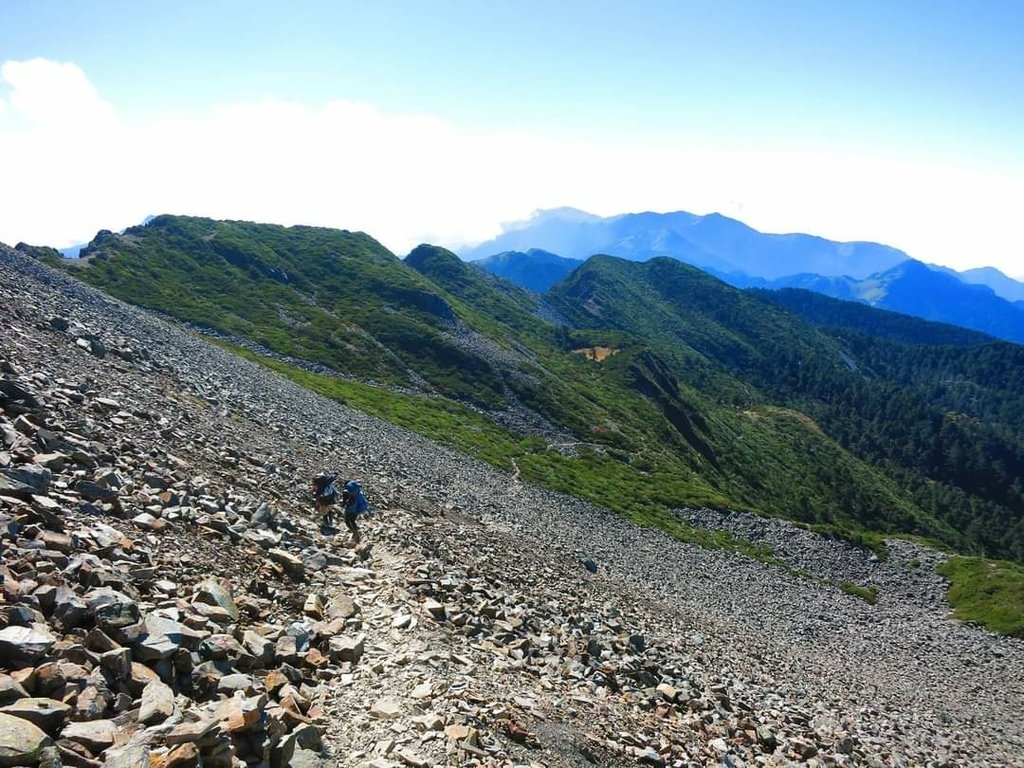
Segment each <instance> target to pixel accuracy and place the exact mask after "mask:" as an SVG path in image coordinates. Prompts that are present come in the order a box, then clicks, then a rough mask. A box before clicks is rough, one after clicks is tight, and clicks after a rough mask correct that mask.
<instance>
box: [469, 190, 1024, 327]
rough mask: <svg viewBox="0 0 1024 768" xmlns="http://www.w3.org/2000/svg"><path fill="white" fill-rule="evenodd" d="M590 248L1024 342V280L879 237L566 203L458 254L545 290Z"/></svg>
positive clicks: (739, 284) (592, 251)
mask: <svg viewBox="0 0 1024 768" xmlns="http://www.w3.org/2000/svg"><path fill="white" fill-rule="evenodd" d="M595 253H604V254H609V255H613V256H619V257H622V258H625V259H630V260H633V261H646V260H647V259H650V258H654V257H657V256H669V257H671V258H674V259H677V260H679V261H682V262H685V263H688V264H693V265H695V266H698V267H700V268H701V269H703V270H705V271H707V272H709V273H711V274H714V275H716V276H717V277H719V278H721V279H722V280H724V281H726V282H728V283H729V284H731V285H734V286H736V287H739V288H750V287H756V288H767V289H779V288H805V289H808V290H812V291H815V292H817V293H823V294H825V295H827V296H832V297H834V298H840V299H847V300H850V301H859V302H863V303H866V304H870V305H872V306H875V307H879V308H881V309H889V310H892V311H896V312H902V313H905V314H909V315H913V316H915V317H921V318H924V319H927V320H936V321H939V322H945V323H952V324H954V325H961V326H963V327H965V328H971V329H974V330H978V331H981V332H983V333H987V334H990V335H992V336H995V337H997V338H1002V339H1006V340H1008V341H1014V342H1017V343H1024V283H1020V282H1017V281H1015V280H1013V279H1011V278H1009V277H1007V276H1006V275H1004V274H1003V273H1001V272H1000V271H999V270H996V269H994V268H990V267H989V268H984V269H976V270H969V271H967V272H964V273H958V272H955V271H954V270H950V269H946V268H942V267H933V266H929V265H926V264H924V263H922V262H919V261H916V260H913V259H911V258H910V257H908V256H907V254H905V253H903V252H902V251H899V250H896V249H894V248H890V247H888V246H884V245H879V244H876V243H864V242H856V243H839V242H833V241H830V240H825V239H824V238H820V237H813V236H810V235H802V234H791V235H772V234H763V233H760V232H758V231H756V230H754V229H752V228H750V227H748V226H746V225H745V224H743V223H741V222H739V221H735V220H734V219H730V218H727V217H725V216H721V215H719V214H710V215H708V216H696V215H694V214H689V213H685V212H676V213H666V214H659V213H641V214H627V215H623V216H613V217H610V218H600V217H597V216H591V215H590V214H586V213H583V212H582V211H576V210H573V209H555V210H551V211H541V212H538V213H537V214H535V215H534V216H533V217H532V218H531V219H529V220H527V221H526V222H520V223H519V224H516V225H512V226H510V227H509V228H508V229H507V231H505V232H504V233H502V234H501V235H499V236H498V237H497V238H495V239H493V240H491V241H488V242H486V243H482V244H480V245H478V246H476V247H474V248H471V249H468V250H465V251H464V252H463V254H462V255H463V257H464V258H468V259H472V260H474V263H476V264H478V265H479V266H480V267H482V268H484V269H487V270H488V271H491V272H493V273H495V274H498V275H501V276H503V277H506V278H508V279H510V280H512V281H513V282H516V283H517V284H518V285H521V286H523V287H526V288H529V289H531V290H538V291H543V290H547V289H548V288H550V287H551V286H552V285H554V284H555V283H556V282H558V280H560V279H561V278H563V277H564V276H565V275H567V274H569V272H571V271H572V270H573V269H575V268H576V267H577V266H578V265H579V263H580V260H581V259H585V258H587V257H588V256H590V255H592V254H595ZM483 254H488V255H487V256H484V257H483V258H480V256H481V255H483ZM491 254H494V255H491ZM556 254H557V255H556Z"/></svg>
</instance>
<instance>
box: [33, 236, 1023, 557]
mask: <svg viewBox="0 0 1024 768" xmlns="http://www.w3.org/2000/svg"><path fill="white" fill-rule="evenodd" d="M23 250H24V249H23ZM32 253H33V254H34V255H36V257H37V258H40V259H42V260H45V261H48V262H49V263H52V264H54V265H56V266H58V267H61V268H63V269H65V270H69V271H71V272H72V273H73V274H74V275H75V276H77V277H79V278H80V279H82V280H85V281H86V282H89V283H91V284H93V285H95V286H98V287H100V288H102V289H103V290H105V291H108V292H109V293H112V294H114V295H116V296H118V297H120V298H123V299H125V300H128V301H130V302H132V303H135V304H139V305H141V306H145V307H149V308H153V309H157V310H160V311H162V312H164V313H166V314H168V315H170V316H173V317H177V318H179V319H181V320H185V321H188V322H190V323H192V324H193V325H194V326H197V327H199V328H202V329H205V330H207V331H213V332H216V333H217V334H219V335H220V336H221V338H222V339H224V340H225V343H227V344H229V345H230V346H231V347H232V348H233V349H236V350H238V351H239V352H240V354H245V355H248V356H251V357H253V358H254V359H258V360H259V361H260V362H263V363H264V364H265V365H268V366H270V367H273V368H275V369H276V370H279V371H281V372H283V373H285V374H286V375H289V376H291V377H292V378H294V379H295V380H296V381H299V382H300V383H302V384H304V385H305V386H308V387H311V388H313V389H316V390H317V391H320V392H321V393H323V394H327V395H329V396H331V397H334V398H336V399H340V400H344V401H345V402H347V403H349V404H351V405H354V406H356V407H359V408H362V409H364V410H368V411H370V412H372V413H375V414H377V415H381V416H384V417H385V418H388V419H390V420H392V421H394V422H396V423H398V424H401V425H402V426H406V427H409V428H411V429H413V430H415V431H419V432H421V433H422V434H424V435H427V436H429V437H432V438H435V439H438V440H440V441H442V442H444V443H446V444H448V445H451V446H453V447H455V448H457V449H459V450H461V451H463V452H465V453H468V454H469V455H472V456H475V457H477V458H480V459H483V460H485V461H488V462H490V463H492V464H495V465H497V466H500V467H503V468H506V469H509V470H516V471H518V472H519V473H520V474H521V476H522V477H523V478H524V479H526V480H529V481H531V482H534V483H537V484H539V485H543V486H546V487H548V488H551V489H554V490H558V491H562V492H565V493H569V494H571V495H575V496H578V497H580V498H584V499H587V500H590V501H595V502H597V503H600V504H602V505H604V506H608V507H610V508H612V509H614V510H615V511H617V512H619V513H620V514H622V515H624V516H626V517H628V518H630V519H631V520H634V521H635V522H638V523H641V524H645V525H656V526H658V527H661V528H664V529H665V530H667V531H669V532H671V533H672V534H673V535H676V536H678V537H681V538H687V539H692V540H698V541H703V542H704V543H709V542H713V543H717V544H718V545H729V546H739V547H741V548H743V547H747V545H745V544H743V543H742V542H736V541H723V539H722V538H721V536H719V535H717V534H716V535H714V536H712V535H711V534H709V533H707V532H702V531H700V530H697V529H694V528H692V527H691V526H688V525H687V524H686V523H685V522H684V521H683V520H682V519H681V518H680V517H679V515H678V513H677V510H678V509H680V508H682V507H702V506H703V507H715V508H719V509H741V510H755V511H757V512H760V513H762V514H766V515H774V516H781V517H787V518H790V519H794V520H797V521H799V522H801V523H802V524H804V525H810V526H818V527H821V528H822V529H823V530H829V531H834V532H837V533H841V534H842V535H844V536H848V537H852V538H855V539H856V540H858V541H862V542H864V543H868V544H869V543H870V542H872V541H876V540H877V538H876V537H877V536H878V535H879V534H887V533H894V532H899V533H905V534H912V535H917V536H925V537H928V538H930V539H933V540H938V541H942V542H944V543H946V544H947V545H949V546H952V547H956V548H958V549H960V550H961V551H964V552H972V553H984V554H988V555H992V556H999V557H1005V558H1011V559H1016V560H1024V497H1022V494H1024V489H1022V488H1021V486H1020V482H1019V478H1020V477H1022V476H1024V437H1022V436H1021V434H1020V430H1019V428H1017V425H1019V424H1020V423H1022V422H1024V394H1022V393H1024V381H1021V376H1024V348H1022V347H1019V346H1016V345H1013V344H1006V343H1002V342H997V341H994V340H992V339H990V338H988V337H986V336H984V335H982V334H977V333H972V332H969V331H964V330H963V329H960V328H955V327H951V326H942V325H935V324H932V323H925V322H924V321H921V320H915V319H912V318H908V317H904V316H901V315H897V314H893V313H889V312H883V311H881V310H877V309H873V308H871V307H868V306H861V305H857V304H850V303H849V302H840V301H836V300H834V299H828V298H826V297H824V296H816V295H815V294H811V293H808V292H806V291H790V292H780V293H779V294H778V295H776V293H770V294H767V295H766V294H764V293H762V292H751V291H741V290H738V289H736V288H734V287H732V286H730V285H728V284H726V283H724V282H722V281H721V280H719V279H717V278H715V277H713V276H711V275H709V274H707V273H706V272H703V271H701V270H699V269H697V268H695V267H692V266H690V265H687V264H683V263H681V262H680V261H678V260H675V259H670V258H665V257H659V258H654V259H651V260H648V261H646V262H636V261H629V260H625V259H621V258H616V257H612V256H596V257H591V258H589V259H588V260H587V261H586V262H585V263H583V264H582V265H580V266H579V267H577V268H576V269H575V270H573V271H572V272H571V273H570V274H568V275H567V276H566V277H565V278H564V279H562V280H561V281H559V282H558V283H557V284H556V285H554V286H552V287H551V288H550V289H549V290H548V291H547V292H546V293H544V294H537V293H534V292H530V291H527V290H525V289H523V288H521V287H518V286H516V285H514V284H513V283H511V282H509V281H507V280H504V279H503V278H500V277H497V276H495V275H491V274H489V273H487V272H485V271H484V270H481V269H478V268H476V267H474V266H473V265H471V264H468V263H466V262H464V261H462V260H461V259H459V258H458V257H457V256H456V255H455V254H453V253H451V252H450V251H446V250H444V249H443V248H438V247H436V246H430V245H423V246H420V247H418V248H416V249H414V250H413V251H412V252H411V253H410V254H409V255H408V256H407V257H406V258H405V259H404V260H403V259H400V258H398V257H397V256H395V255H394V254H392V253H390V252H389V251H387V249H385V248H384V247H383V246H381V245H380V244H379V243H378V242H377V241H376V240H374V239H373V238H372V237H370V236H368V235H366V234H363V233H354V232H347V231H342V230H330V229H322V228H312V227H289V228H286V227H280V226H276V225H267V224H254V223H249V222H233V221H227V222H225V221H213V220H210V219H200V218H190V217H178V216H158V217H155V218H154V219H153V220H152V221H150V222H149V223H148V224H146V225H144V226H139V227H133V228H130V229H129V230H126V231H125V232H124V233H121V234H114V233H110V232H102V233H100V234H99V235H98V236H97V237H96V238H95V239H94V240H93V241H92V242H91V243H90V244H89V245H88V246H87V247H86V248H85V249H83V252H82V253H83V258H82V259H80V260H77V261H69V260H66V259H60V258H59V256H55V255H53V254H52V253H50V252H47V251H45V250H37V251H34V252H32ZM779 296H784V297H787V299H788V300H787V301H780V300H779ZM801 297H812V298H813V299H814V300H813V301H810V300H807V299H806V298H801ZM823 302H824V303H825V304H824V305H823ZM823 306H825V309H823ZM851 308H852V309H855V310H856V312H854V311H852V309H851Z"/></svg>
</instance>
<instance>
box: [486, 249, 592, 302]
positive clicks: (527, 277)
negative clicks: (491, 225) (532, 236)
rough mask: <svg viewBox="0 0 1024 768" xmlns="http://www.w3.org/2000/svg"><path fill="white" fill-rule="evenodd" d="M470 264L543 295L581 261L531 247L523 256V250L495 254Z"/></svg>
mask: <svg viewBox="0 0 1024 768" xmlns="http://www.w3.org/2000/svg"><path fill="white" fill-rule="evenodd" d="M472 263H473V265H474V266H477V267H480V268H481V269H485V270H487V271H488V272H490V273H492V274H495V275H498V276H500V277H504V278H505V279H506V280H510V281H512V282H513V283H515V284H516V285H518V286H520V287H522V288H527V289H529V290H531V291H537V292H538V293H543V292H544V291H546V290H547V289H548V288H550V287H551V286H553V285H554V284H555V283H557V282H558V281H559V280H561V279H562V278H563V277H565V276H566V275H568V274H569V273H570V272H572V271H573V270H574V269H576V267H578V266H579V265H580V264H582V263H583V262H581V261H578V260H577V259H566V258H563V257H562V256H556V255H555V254H553V253H549V252H548V251H542V250H540V249H538V248H531V249H530V250H528V251H526V252H525V253H523V252H522V251H505V252H504V253H497V254H495V255H494V256H488V257H487V258H486V259H479V260H477V261H474V262H472Z"/></svg>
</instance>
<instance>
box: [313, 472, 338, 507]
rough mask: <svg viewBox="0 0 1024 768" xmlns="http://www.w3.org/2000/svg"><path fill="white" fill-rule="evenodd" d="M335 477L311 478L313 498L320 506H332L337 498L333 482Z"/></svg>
mask: <svg viewBox="0 0 1024 768" xmlns="http://www.w3.org/2000/svg"><path fill="white" fill-rule="evenodd" d="M336 478H337V475H317V476H316V477H314V478H313V498H314V500H316V501H318V502H320V503H321V504H333V503H334V500H335V499H337V497H338V488H337V486H335V484H334V481H335V479H336Z"/></svg>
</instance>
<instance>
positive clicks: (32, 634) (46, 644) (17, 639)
mask: <svg viewBox="0 0 1024 768" xmlns="http://www.w3.org/2000/svg"><path fill="white" fill-rule="evenodd" d="M56 642H57V638H55V637H54V636H53V635H51V634H50V632H49V630H48V629H46V628H45V627H44V626H43V625H41V624H37V625H35V626H32V627H4V628H3V629H0V659H6V660H9V661H11V662H14V663H27V664H34V663H35V662H36V661H38V660H39V659H41V658H42V657H43V656H45V655H46V654H47V653H49V652H50V649H52V648H53V645H54V643H56Z"/></svg>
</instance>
